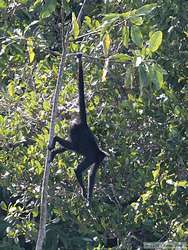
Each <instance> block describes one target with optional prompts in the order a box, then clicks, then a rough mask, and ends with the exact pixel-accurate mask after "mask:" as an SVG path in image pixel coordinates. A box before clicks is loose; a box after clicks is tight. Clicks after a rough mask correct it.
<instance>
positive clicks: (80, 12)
mask: <svg viewBox="0 0 188 250" xmlns="http://www.w3.org/2000/svg"><path fill="white" fill-rule="evenodd" d="M86 1H87V0H84V2H83V4H82V7H81V9H80V11H79V13H78V17H77V22H78V25H79V26H80V24H81V17H82V14H83V9H84V6H85V4H86Z"/></svg>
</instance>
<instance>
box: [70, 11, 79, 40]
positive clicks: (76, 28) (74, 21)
mask: <svg viewBox="0 0 188 250" xmlns="http://www.w3.org/2000/svg"><path fill="white" fill-rule="evenodd" d="M72 29H73V35H74V38H77V37H78V35H79V33H80V29H79V25H78V22H77V18H76V16H75V14H74V13H72Z"/></svg>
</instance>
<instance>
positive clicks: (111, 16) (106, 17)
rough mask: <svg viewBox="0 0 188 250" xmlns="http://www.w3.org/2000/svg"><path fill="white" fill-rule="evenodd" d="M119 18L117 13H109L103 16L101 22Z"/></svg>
mask: <svg viewBox="0 0 188 250" xmlns="http://www.w3.org/2000/svg"><path fill="white" fill-rule="evenodd" d="M119 16H120V14H118V13H109V14H107V15H105V17H104V18H103V20H104V21H105V20H111V19H114V20H115V19H118V18H119Z"/></svg>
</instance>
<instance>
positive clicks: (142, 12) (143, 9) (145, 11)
mask: <svg viewBox="0 0 188 250" xmlns="http://www.w3.org/2000/svg"><path fill="white" fill-rule="evenodd" d="M156 7H157V4H156V3H153V4H146V5H144V6H142V7H141V8H139V9H137V10H136V12H135V14H136V15H139V16H145V15H148V14H149V13H150V12H151V11H152V10H154V9H155V8H156Z"/></svg>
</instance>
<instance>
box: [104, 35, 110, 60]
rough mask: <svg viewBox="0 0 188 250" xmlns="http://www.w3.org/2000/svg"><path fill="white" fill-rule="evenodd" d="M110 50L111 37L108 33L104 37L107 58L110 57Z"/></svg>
mask: <svg viewBox="0 0 188 250" xmlns="http://www.w3.org/2000/svg"><path fill="white" fill-rule="evenodd" d="M109 48H110V35H109V33H108V32H106V34H105V35H104V37H103V52H104V55H105V56H107V55H108V51H109Z"/></svg>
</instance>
